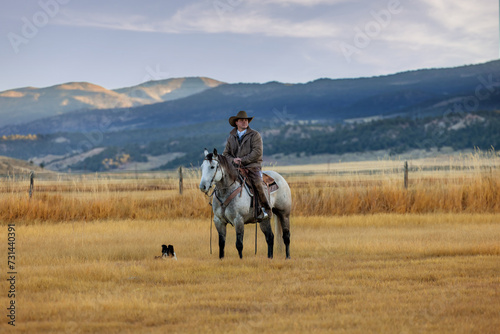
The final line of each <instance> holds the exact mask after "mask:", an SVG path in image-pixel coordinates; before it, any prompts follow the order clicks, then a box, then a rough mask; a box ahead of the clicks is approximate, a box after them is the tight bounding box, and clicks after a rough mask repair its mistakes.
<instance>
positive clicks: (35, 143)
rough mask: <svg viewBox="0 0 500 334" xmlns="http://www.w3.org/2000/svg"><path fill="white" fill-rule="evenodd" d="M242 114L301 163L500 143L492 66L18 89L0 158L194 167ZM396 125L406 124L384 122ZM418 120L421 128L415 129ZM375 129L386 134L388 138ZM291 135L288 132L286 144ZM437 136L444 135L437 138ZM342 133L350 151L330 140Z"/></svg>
mask: <svg viewBox="0 0 500 334" xmlns="http://www.w3.org/2000/svg"><path fill="white" fill-rule="evenodd" d="M239 110H246V111H247V112H248V114H250V115H251V116H255V119H254V120H253V121H252V124H251V126H252V127H254V128H256V129H258V130H260V131H262V133H263V136H264V137H265V141H266V145H267V146H265V149H267V152H272V153H273V154H279V152H280V150H281V151H283V152H286V154H299V155H300V154H302V153H303V152H304V150H305V149H306V148H308V150H309V151H310V152H315V153H313V154H316V153H317V154H324V153H333V154H335V153H338V152H352V150H353V149H356V150H366V149H375V148H377V147H382V148H384V149H391V148H397V150H396V151H397V152H402V151H404V150H405V149H410V148H415V147H417V148H420V147H425V148H426V149H428V148H429V147H431V146H433V145H434V146H436V147H438V148H439V147H441V146H443V145H451V143H452V142H450V140H451V139H450V138H456V137H455V136H456V135H457V133H458V134H462V135H464V136H472V137H474V138H472V137H471V138H472V139H471V140H469V141H461V140H458V141H457V140H455V139H454V140H455V142H460V143H462V144H460V145H461V146H460V145H458V146H457V145H452V146H453V147H454V149H461V148H473V147H469V146H471V145H472V146H475V145H476V140H477V145H481V146H483V147H486V148H488V147H489V146H490V145H496V144H497V141H498V140H499V139H497V138H496V136H494V135H493V136H491V135H490V134H492V133H493V134H494V133H495V129H494V128H491V127H494V126H497V125H498V117H499V114H498V113H497V112H495V111H498V110H500V61H499V60H496V61H491V62H487V63H483V64H476V65H468V66H461V67H454V68H443V69H423V70H417V71H408V72H403V73H397V74H393V75H386V76H379V77H369V78H356V79H327V78H323V79H318V80H315V81H311V82H308V83H296V84H290V83H280V82H268V83H264V84H258V83H236V84H229V83H224V82H221V81H217V80H214V79H209V78H201V77H192V78H177V79H169V80H163V81H151V82H147V83H144V84H141V85H138V86H134V87H128V88H121V89H116V90H107V89H105V88H103V87H100V86H96V85H93V84H90V83H68V84H63V85H58V86H53V87H48V88H41V89H34V88H22V89H14V90H9V91H5V92H1V93H0V116H1V119H2V122H1V124H3V126H2V127H0V154H3V155H7V156H10V157H15V158H21V159H30V160H32V161H34V162H36V163H43V164H44V165H45V166H48V167H49V168H51V169H55V170H67V169H69V168H73V169H83V170H102V168H105V167H103V166H102V164H101V162H102V161H104V160H106V161H109V159H119V160H121V161H123V157H121V154H125V155H126V156H129V159H130V160H129V161H134V162H135V163H136V165H137V164H141V163H144V164H145V165H144V168H145V169H151V168H162V166H163V167H164V168H173V167H175V166H176V164H177V165H179V164H190V163H193V161H194V160H193V159H196V158H197V156H198V155H199V154H200V147H202V148H203V147H211V146H213V147H219V148H220V147H221V146H222V145H223V144H224V140H225V137H226V136H227V133H228V132H229V130H230V129H229V125H228V123H227V119H228V118H229V116H231V115H234V114H236V113H237V112H238V111H239ZM477 113H481V114H480V115H477V117H476V116H474V117H472V118H471V119H472V120H473V121H470V119H468V118H466V116H467V115H468V114H474V115H476V114H477ZM448 115H454V116H453V117H448ZM396 118H398V119H403V121H399V122H396V123H391V121H390V120H391V119H396ZM416 119H427V120H426V121H423V122H412V121H411V120H416ZM443 119H446V122H444V123H443V122H442V121H441V120H443ZM478 119H479V120H480V121H477V120H478ZM27 120H28V121H27ZM386 120H388V121H386ZM466 120H467V121H466ZM366 122H370V123H369V125H366V126H368V128H367V127H366V126H365V125H363V123H366ZM434 123H436V124H446V126H445V127H444V128H442V127H441V128H440V126H438V127H435V126H434V125H433V124H434ZM405 124H407V125H405ZM408 124H413V126H415V127H416V129H415V131H416V132H411V133H412V136H413V137H414V138H415V140H426V138H427V136H431V137H433V138H436V139H435V140H434V141H433V142H432V144H429V143H427V144H425V145H420V144H419V143H410V142H411V137H408V136H407V134H408V133H409V131H406V132H407V133H406V134H405V131H403V130H402V129H405V126H406V127H407V126H409V125H408ZM464 124H465V125H464ZM339 126H340V128H339ZM373 127H379V128H383V129H385V130H384V131H388V133H390V134H391V136H392V137H391V136H386V135H384V134H382V133H380V132H379V131H378V130H374V129H372V128H373ZM391 127H393V129H391ZM290 129H294V130H293V131H292V135H290V131H291V130H290ZM314 129H315V130H314ZM429 129H431V130H432V131H433V132H432V133H431V132H429V131H430V130H429ZM471 129H474V131H476V132H479V133H481V132H483V133H482V134H483V136H482V137H479V136H477V135H476V132H470V131H472V130H471ZM361 130H362V132H363V133H374V136H375V137H376V138H378V139H376V140H378V141H379V142H376V143H372V142H371V141H370V140H369V139H367V138H363V140H360V139H361V137H365V135H364V134H363V133H362V132H360V131H361ZM469 130H470V131H469ZM498 130H499V131H498V132H499V133H500V129H498ZM345 131H347V132H345ZM440 131H441V132H443V131H444V132H446V133H447V134H446V135H443V136H444V137H440V136H441V134H439V133H441V132H440ZM464 131H465V132H464ZM467 131H469V132H467ZM444 132H443V133H444ZM315 133H317V134H320V135H316V134H315ZM339 133H342V134H343V135H345V136H347V137H349V138H351V140H352V143H351V142H349V141H345V140H342V138H339V137H337V135H338V134H339ZM283 134H286V136H285V138H287V139H286V140H283V138H284V137H283ZM293 134H294V135H293ZM401 136H404V141H405V142H408V143H407V144H405V145H404V146H401V145H400V144H398V143H397V138H399V137H401ZM485 136H486V137H485ZM488 136H489V137H488ZM2 138H3V139H2ZM321 138H330V139H329V140H332V141H333V140H334V141H336V143H335V145H326V147H324V148H322V149H321V150H318V147H320V146H321V147H323V146H322V145H323V144H324V143H323V142H321V141H322V139H321ZM297 140H298V141H297ZM339 141H340V144H341V146H339V145H340V144H339V143H338V142H339ZM320 142H321V145H319V143H320ZM290 143H294V144H293V145H289V144H290ZM315 143H316V144H315ZM350 143H351V144H350ZM353 143H355V144H353ZM360 143H365V144H364V145H360ZM379 144H380V145H379ZM391 145H392V146H391ZM222 148H223V147H222ZM300 150H302V151H300ZM148 161H149V162H152V161H154V164H151V163H147V162H148ZM90 166H92V167H90ZM106 168H107V167H106ZM124 168H125V167H124Z"/></svg>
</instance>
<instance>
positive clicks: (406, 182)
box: [404, 161, 408, 189]
mask: <svg viewBox="0 0 500 334" xmlns="http://www.w3.org/2000/svg"><path fill="white" fill-rule="evenodd" d="M404 178H405V180H404V184H405V189H408V161H405V176H404Z"/></svg>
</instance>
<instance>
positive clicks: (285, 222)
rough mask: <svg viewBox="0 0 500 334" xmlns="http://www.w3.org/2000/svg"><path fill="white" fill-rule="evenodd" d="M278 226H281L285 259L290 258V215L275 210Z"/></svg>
mask: <svg viewBox="0 0 500 334" xmlns="http://www.w3.org/2000/svg"><path fill="white" fill-rule="evenodd" d="M275 213H276V216H277V218H278V224H280V225H281V230H282V231H283V243H284V244H285V253H286V258H287V259H289V258H290V213H289V212H282V211H278V210H276V212H275Z"/></svg>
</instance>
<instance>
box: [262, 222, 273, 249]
mask: <svg viewBox="0 0 500 334" xmlns="http://www.w3.org/2000/svg"><path fill="white" fill-rule="evenodd" d="M260 229H261V231H262V232H264V235H265V236H266V242H267V257H268V258H269V259H272V258H273V248H274V234H273V230H272V228H271V219H266V220H263V221H262V222H260Z"/></svg>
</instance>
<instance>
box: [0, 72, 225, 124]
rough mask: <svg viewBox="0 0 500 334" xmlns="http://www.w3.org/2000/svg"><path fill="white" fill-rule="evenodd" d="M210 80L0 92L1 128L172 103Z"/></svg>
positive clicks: (210, 83)
mask: <svg viewBox="0 0 500 334" xmlns="http://www.w3.org/2000/svg"><path fill="white" fill-rule="evenodd" d="M221 84H223V82H220V81H217V80H213V79H210V78H203V77H197V78H173V79H167V80H160V81H148V82H145V83H143V84H140V85H137V86H133V87H125V88H120V89H115V90H108V89H106V88H104V87H101V86H98V85H95V84H92V83H88V82H68V83H65V84H60V85H55V86H52V87H46V88H35V87H24V88H18V89H11V90H7V91H3V92H0V127H2V126H7V125H13V124H20V123H26V122H31V121H34V120H38V119H42V118H46V117H51V116H57V115H62V114H65V113H68V112H71V111H75V110H90V109H113V108H130V107H136V106H142V105H146V104H151V103H158V102H165V101H171V100H175V99H179V98H183V97H186V96H189V95H193V94H196V93H199V92H202V91H204V90H206V89H209V88H213V87H217V86H219V85H221Z"/></svg>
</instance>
